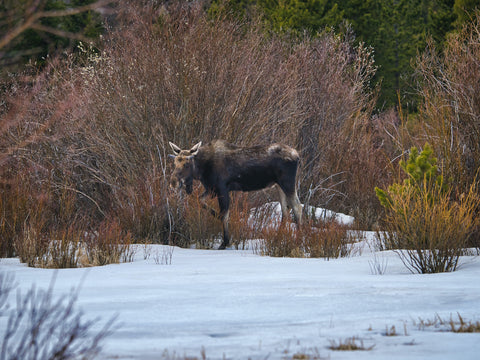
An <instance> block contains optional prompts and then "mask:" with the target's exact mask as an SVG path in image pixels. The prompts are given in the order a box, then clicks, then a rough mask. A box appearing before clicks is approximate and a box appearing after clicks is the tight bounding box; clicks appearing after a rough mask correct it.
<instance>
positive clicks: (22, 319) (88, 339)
mask: <svg viewBox="0 0 480 360" xmlns="http://www.w3.org/2000/svg"><path fill="white" fill-rule="evenodd" d="M53 285H54V280H52V283H51V285H50V287H49V289H48V290H37V289H36V288H35V287H34V286H32V288H31V289H30V290H29V291H28V292H27V293H25V294H22V293H21V292H18V293H17V302H16V307H15V308H13V309H8V308H7V309H2V307H1V305H2V304H4V303H5V302H6V299H7V298H8V296H9V294H10V292H11V291H12V290H13V289H14V288H15V287H16V285H15V283H14V280H13V277H11V276H8V275H6V274H5V273H1V274H0V314H1V315H2V316H5V315H6V317H7V319H5V320H6V326H5V328H4V329H2V330H3V331H2V334H1V335H2V338H1V345H0V359H2V360H16V359H32V360H54V359H64V360H69V359H93V358H95V357H96V356H97V355H98V353H99V352H100V350H101V343H102V341H103V340H104V339H105V338H106V337H107V336H108V335H109V334H110V333H111V332H112V331H113V330H114V326H113V324H114V320H115V319H114V318H112V319H110V320H109V321H107V322H106V323H105V325H104V326H103V328H102V329H101V330H100V331H99V332H97V333H95V334H91V333H90V331H91V330H92V327H94V326H95V325H97V324H98V323H99V319H96V320H85V319H84V314H83V313H82V311H80V310H79V309H78V308H77V307H76V301H77V292H78V291H77V292H73V291H72V293H70V294H69V295H65V296H62V297H60V298H59V299H54V297H53Z"/></svg>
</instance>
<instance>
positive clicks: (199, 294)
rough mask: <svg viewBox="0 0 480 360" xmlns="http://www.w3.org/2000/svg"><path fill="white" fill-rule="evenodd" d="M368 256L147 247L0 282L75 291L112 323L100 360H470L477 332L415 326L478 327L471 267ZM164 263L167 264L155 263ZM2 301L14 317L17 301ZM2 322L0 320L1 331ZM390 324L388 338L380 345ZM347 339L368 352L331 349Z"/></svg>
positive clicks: (479, 269)
mask: <svg viewBox="0 0 480 360" xmlns="http://www.w3.org/2000/svg"><path fill="white" fill-rule="evenodd" d="M371 239H372V234H367V237H366V240H365V242H368V241H371ZM370 249H372V247H371V246H368V245H367V244H365V243H364V244H363V249H362V252H361V254H357V256H354V257H350V258H341V259H333V260H330V261H325V260H323V259H299V258H270V257H262V256H259V255H257V254H255V253H254V252H253V251H252V250H234V249H228V250H224V251H218V250H196V249H181V248H171V247H166V246H161V245H151V246H148V247H145V246H139V247H138V250H137V253H136V256H135V260H134V261H133V262H131V263H123V264H115V265H107V266H103V267H94V268H88V269H86V268H80V269H63V270H57V271H55V270H49V269H35V268H28V267H27V266H25V265H24V264H21V263H19V261H18V259H2V260H0V272H1V273H4V272H9V273H13V274H14V276H15V279H16V281H17V283H18V284H19V288H20V289H21V290H22V293H24V292H26V291H27V290H28V289H30V288H31V286H32V284H35V285H36V287H37V288H45V289H47V288H48V286H49V284H50V282H51V280H52V276H53V275H54V273H55V272H56V277H57V278H56V282H55V286H54V293H55V295H56V296H57V295H58V296H61V295H62V294H67V293H69V292H70V290H71V289H72V288H73V287H77V286H78V285H79V284H82V285H81V288H80V291H79V296H78V301H77V305H78V306H79V308H81V309H82V310H83V312H84V313H85V316H86V317H87V318H92V319H93V318H96V317H101V318H102V320H104V322H106V321H107V320H108V319H110V318H111V317H112V316H114V315H115V314H117V315H118V319H117V324H118V329H117V330H116V331H115V332H114V333H113V334H112V335H110V336H109V337H108V338H106V339H105V341H104V346H103V351H102V353H101V354H100V356H99V359H162V358H165V359H174V358H175V359H179V358H180V359H183V358H184V357H196V358H202V351H204V353H205V354H206V357H207V358H208V359H262V360H263V359H267V358H268V359H292V358H300V355H308V356H310V358H318V357H320V358H322V359H325V358H327V359H328V358H330V359H369V360H372V359H386V358H388V359H435V360H438V359H449V360H451V359H478V357H479V355H478V354H479V353H480V334H479V333H474V334H465V333H460V334H456V333H452V332H449V331H446V330H447V329H448V326H446V325H444V326H442V325H439V324H437V326H430V327H426V328H424V329H422V328H421V327H420V326H419V324H420V323H421V322H422V320H423V322H428V321H432V320H434V319H435V318H436V316H439V317H441V318H442V319H445V320H450V318H453V319H454V320H456V319H457V312H458V313H459V314H460V315H461V316H462V317H463V318H464V319H465V320H467V321H474V322H476V321H479V320H480V283H479V279H480V260H479V258H478V257H473V256H472V257H463V258H462V262H461V267H460V268H459V269H458V270H457V271H455V272H453V273H443V274H430V275H420V274H412V273H410V272H409V271H408V270H407V269H406V268H405V267H404V266H403V264H402V263H401V261H400V259H399V258H398V256H397V255H396V254H395V253H393V252H389V251H388V252H373V251H372V250H370ZM145 251H147V255H148V254H149V255H150V256H149V257H148V256H147V259H145V257H144V254H143V253H144V252H145ZM172 251H173V253H171V252H172ZM169 253H170V254H171V255H172V258H171V264H170V265H167V264H161V261H158V260H159V259H160V258H161V256H162V255H165V254H169ZM159 262H160V263H159ZM373 263H377V264H382V265H383V267H384V270H385V272H384V274H383V275H380V274H374V271H373V270H372V264H373ZM9 301H10V308H12V307H15V302H16V299H15V295H12V296H11V297H10V299H9ZM104 322H103V323H104ZM103 323H102V322H100V323H98V324H97V325H95V326H96V328H95V329H96V330H97V331H98V330H100V328H101V327H102V325H103ZM4 324H5V316H2V317H0V333H1V332H2V327H3V326H5V325H4ZM392 326H394V327H395V331H396V333H397V336H385V332H386V329H387V328H388V329H391V328H392ZM351 337H356V338H357V339H358V340H357V343H358V344H360V341H363V343H364V346H365V347H370V346H372V345H374V347H373V349H371V350H370V351H333V350H330V349H329V346H330V345H331V341H335V342H337V343H338V342H339V341H342V342H344V341H345V340H346V339H348V338H351ZM202 349H203V350H202Z"/></svg>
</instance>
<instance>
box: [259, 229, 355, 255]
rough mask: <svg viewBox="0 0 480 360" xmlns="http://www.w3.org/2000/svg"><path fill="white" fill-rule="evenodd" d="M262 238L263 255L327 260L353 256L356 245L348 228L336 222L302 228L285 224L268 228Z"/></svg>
mask: <svg viewBox="0 0 480 360" xmlns="http://www.w3.org/2000/svg"><path fill="white" fill-rule="evenodd" d="M314 225H315V226H314ZM261 236H262V240H261V241H260V245H259V249H258V250H259V252H260V254H261V255H266V256H275V257H311V258H317V257H322V258H325V259H327V260H328V259H330V258H338V257H345V256H348V255H350V254H351V252H352V243H353V242H354V241H353V239H352V238H351V236H350V235H349V232H348V230H347V228H346V227H345V226H342V225H339V224H338V223H336V222H335V221H329V222H326V223H321V224H318V223H317V224H314V223H313V222H307V223H305V224H303V225H302V226H301V227H300V228H299V229H297V228H296V227H295V226H294V225H293V224H291V223H285V222H282V223H280V224H277V225H274V226H271V225H270V226H267V227H265V228H264V229H263V230H262V231H261Z"/></svg>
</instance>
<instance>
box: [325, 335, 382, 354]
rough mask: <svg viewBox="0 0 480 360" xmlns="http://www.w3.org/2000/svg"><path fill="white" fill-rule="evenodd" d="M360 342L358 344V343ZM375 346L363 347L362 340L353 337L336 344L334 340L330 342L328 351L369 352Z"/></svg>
mask: <svg viewBox="0 0 480 360" xmlns="http://www.w3.org/2000/svg"><path fill="white" fill-rule="evenodd" d="M359 342H360V343H359ZM374 347H375V345H372V346H368V347H365V345H364V343H363V340H362V339H359V338H357V337H355V336H353V337H349V338H346V339H345V340H339V341H338V343H337V342H336V341H335V340H330V347H329V349H330V350H336V351H358V350H367V351H370V350H372V349H373V348H374Z"/></svg>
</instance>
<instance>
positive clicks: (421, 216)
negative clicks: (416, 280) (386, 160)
mask: <svg viewBox="0 0 480 360" xmlns="http://www.w3.org/2000/svg"><path fill="white" fill-rule="evenodd" d="M400 166H401V168H402V169H403V171H404V172H405V173H406V175H407V179H406V180H404V182H403V183H401V184H399V183H395V184H393V185H391V186H390V187H389V188H388V190H386V191H385V190H381V189H379V188H376V189H375V191H376V193H377V196H378V198H379V200H380V202H381V203H382V205H383V206H384V207H385V209H386V211H387V213H386V217H385V231H384V233H383V234H382V236H380V237H379V240H380V241H381V242H383V244H382V248H384V249H393V250H395V251H396V252H397V254H398V255H399V256H400V258H401V260H402V261H403V263H404V264H405V266H406V267H407V268H408V269H409V270H410V271H412V272H419V273H437V272H444V271H454V270H456V268H457V266H458V261H459V257H460V256H461V255H463V254H464V248H465V246H466V245H467V243H468V239H469V237H470V236H471V235H472V233H473V231H474V229H475V226H476V218H475V210H476V208H477V206H478V200H479V199H478V195H477V192H476V189H475V184H473V185H472V186H471V187H470V190H469V192H468V193H466V194H462V196H460V197H459V200H458V201H453V200H451V198H452V196H451V195H452V194H451V191H450V190H449V189H448V187H447V186H446V184H445V182H444V180H443V177H442V176H441V175H440V174H439V172H438V169H437V166H436V158H435V157H433V150H432V149H431V147H430V146H428V144H427V145H426V146H425V149H424V150H423V151H422V152H421V153H419V152H418V150H417V149H416V148H412V150H411V153H410V157H409V159H408V161H407V162H405V161H402V162H401V163H400Z"/></svg>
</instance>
